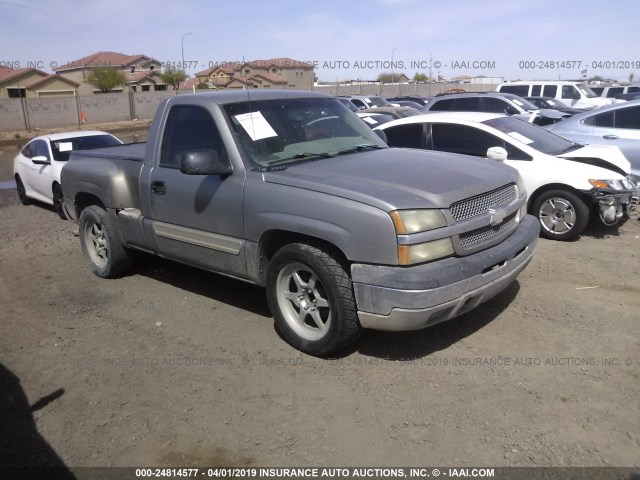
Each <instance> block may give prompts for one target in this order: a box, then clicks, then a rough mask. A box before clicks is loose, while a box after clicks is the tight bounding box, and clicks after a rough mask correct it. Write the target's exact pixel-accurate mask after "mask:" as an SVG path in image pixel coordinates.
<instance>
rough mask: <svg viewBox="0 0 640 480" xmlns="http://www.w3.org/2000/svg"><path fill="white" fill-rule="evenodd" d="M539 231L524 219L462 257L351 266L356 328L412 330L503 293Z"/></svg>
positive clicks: (533, 222) (524, 262)
mask: <svg viewBox="0 0 640 480" xmlns="http://www.w3.org/2000/svg"><path fill="white" fill-rule="evenodd" d="M539 232H540V223H539V222H538V220H537V219H536V218H534V217H532V216H531V215H527V216H525V218H524V219H523V221H522V222H521V223H520V225H519V226H518V229H517V230H516V231H515V232H514V233H513V234H512V235H511V236H510V237H509V238H507V239H506V240H504V241H503V242H501V243H499V244H498V245H495V246H494V247H491V248H489V249H487V250H483V251H481V252H478V253H475V254H472V255H469V256H466V257H450V258H447V259H444V260H439V261H435V262H433V263H427V264H424V265H418V266H415V267H386V266H376V265H366V264H355V265H353V266H352V268H351V275H352V280H353V288H354V292H355V297H356V304H357V306H358V317H359V319H360V324H361V325H362V326H363V327H364V328H371V329H375V330H388V331H403V330H418V329H421V328H425V327H429V326H431V325H434V324H436V323H440V322H443V321H445V320H449V319H451V318H454V317H456V316H458V315H461V314H463V313H465V312H468V311H469V310H471V309H473V308H475V307H476V306H478V305H479V304H481V303H483V302H486V301H487V300H489V299H491V298H492V297H493V296H495V295H496V294H498V293H500V292H501V291H502V290H504V289H505V288H506V287H507V286H508V285H509V284H510V283H511V282H512V281H513V280H514V279H515V278H516V277H517V276H518V274H519V273H520V272H521V271H522V270H523V269H524V268H525V267H526V266H527V264H528V263H529V261H530V260H531V257H532V256H533V252H534V250H535V247H536V245H537V242H538V235H539Z"/></svg>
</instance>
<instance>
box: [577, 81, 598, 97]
mask: <svg viewBox="0 0 640 480" xmlns="http://www.w3.org/2000/svg"><path fill="white" fill-rule="evenodd" d="M576 87H578V90H580V91H581V92H582V93H584V94H585V95H586V96H587V97H588V98H594V97H597V96H598V95H596V94H595V93H594V91H593V90H591V89H590V88H589V87H587V86H586V85H585V84H584V83H578V84H577V85H576Z"/></svg>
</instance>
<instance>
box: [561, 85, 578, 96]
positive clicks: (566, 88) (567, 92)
mask: <svg viewBox="0 0 640 480" xmlns="http://www.w3.org/2000/svg"><path fill="white" fill-rule="evenodd" d="M562 98H568V99H569V100H573V99H576V98H580V94H579V93H578V91H577V90H576V88H575V87H574V86H573V85H563V86H562Z"/></svg>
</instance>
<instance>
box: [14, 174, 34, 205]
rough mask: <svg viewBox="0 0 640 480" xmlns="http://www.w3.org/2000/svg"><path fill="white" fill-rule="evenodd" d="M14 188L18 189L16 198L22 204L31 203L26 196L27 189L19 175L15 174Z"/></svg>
mask: <svg viewBox="0 0 640 480" xmlns="http://www.w3.org/2000/svg"><path fill="white" fill-rule="evenodd" d="M16 190H17V191H18V198H19V199H20V203H21V204H22V205H31V204H32V203H33V200H31V199H30V198H29V197H27V190H26V189H25V188H24V183H22V179H21V178H20V175H16Z"/></svg>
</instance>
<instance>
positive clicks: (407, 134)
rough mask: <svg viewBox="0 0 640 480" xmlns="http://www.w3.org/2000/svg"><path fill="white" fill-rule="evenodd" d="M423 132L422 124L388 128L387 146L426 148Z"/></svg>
mask: <svg viewBox="0 0 640 480" xmlns="http://www.w3.org/2000/svg"><path fill="white" fill-rule="evenodd" d="M423 131H424V125H423V124H422V123H411V124H407V125H398V126H397V127H391V128H386V129H385V130H384V133H385V135H386V136H387V145H389V146H390V147H400V148H424V144H423V138H424V135H423Z"/></svg>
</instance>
